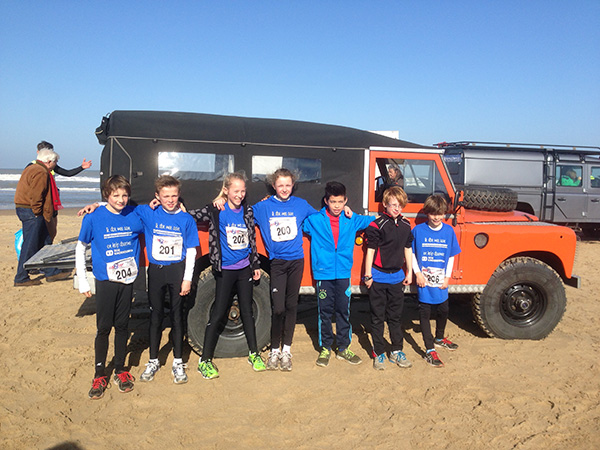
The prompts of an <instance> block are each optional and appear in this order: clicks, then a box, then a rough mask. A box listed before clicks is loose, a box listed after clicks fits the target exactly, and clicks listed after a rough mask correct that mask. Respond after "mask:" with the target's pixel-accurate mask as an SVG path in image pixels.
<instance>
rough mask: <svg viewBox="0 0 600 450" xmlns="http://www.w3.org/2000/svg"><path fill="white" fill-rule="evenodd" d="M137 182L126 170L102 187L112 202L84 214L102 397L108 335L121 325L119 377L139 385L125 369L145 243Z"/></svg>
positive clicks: (95, 395)
mask: <svg viewBox="0 0 600 450" xmlns="http://www.w3.org/2000/svg"><path fill="white" fill-rule="evenodd" d="M130 195H131V185H130V184H129V182H128V181H127V179H125V178H124V177H122V176H121V175H115V176H112V177H110V178H109V179H108V180H106V182H105V183H104V185H103V187H102V196H103V197H104V198H105V199H106V200H107V202H108V203H107V205H106V206H101V207H99V208H98V209H97V210H96V211H95V212H94V213H92V214H89V215H87V216H86V217H84V218H83V222H82V224H81V231H80V232H79V241H78V242H77V247H76V250H75V260H76V267H77V277H78V279H79V292H81V293H82V294H84V295H85V296H86V297H88V298H89V297H91V296H92V293H91V289H90V285H89V283H88V281H87V278H86V262H85V249H86V245H87V244H91V247H92V265H93V273H94V277H95V278H96V326H97V333H96V340H95V355H96V356H95V366H96V373H95V375H94V380H93V381H92V388H91V389H90V391H89V394H88V395H89V397H90V398H91V399H99V398H101V397H102V396H103V395H104V391H105V390H106V389H107V388H108V377H107V376H106V373H105V366H106V356H107V354H108V338H109V335H110V332H111V329H112V328H113V327H114V329H115V342H114V347H115V357H114V364H115V375H114V382H115V384H116V385H117V386H118V387H119V391H121V392H130V391H131V390H133V381H134V378H133V376H132V375H131V374H130V373H129V371H127V370H126V369H125V357H126V354H127V339H128V337H129V331H128V326H129V313H130V311H131V300H132V297H133V282H134V281H135V279H136V277H137V274H138V271H139V255H140V244H139V240H138V236H139V235H140V234H141V233H142V232H143V229H142V223H141V221H140V218H139V217H138V216H137V215H136V214H135V213H134V208H133V207H132V206H127V203H128V202H129V196H130Z"/></svg>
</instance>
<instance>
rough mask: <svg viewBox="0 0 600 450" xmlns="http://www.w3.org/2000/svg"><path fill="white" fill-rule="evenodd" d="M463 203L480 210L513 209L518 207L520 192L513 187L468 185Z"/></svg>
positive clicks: (463, 188) (499, 210)
mask: <svg viewBox="0 0 600 450" xmlns="http://www.w3.org/2000/svg"><path fill="white" fill-rule="evenodd" d="M459 189H462V190H463V191H464V193H465V195H464V198H463V201H462V202H461V205H462V206H464V207H465V208H467V209H476V210H479V211H496V212H503V211H512V210H514V209H516V208H517V203H518V200H519V194H518V193H517V192H516V191H513V190H512V189H506V188H484V187H473V186H466V187H462V188H459Z"/></svg>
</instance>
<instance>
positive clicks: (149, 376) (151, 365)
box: [140, 360, 160, 381]
mask: <svg viewBox="0 0 600 450" xmlns="http://www.w3.org/2000/svg"><path fill="white" fill-rule="evenodd" d="M159 369H160V363H159V362H158V361H152V360H150V361H148V364H146V370H144V371H143V372H142V374H141V375H140V381H152V380H154V375H156V372H158V370H159Z"/></svg>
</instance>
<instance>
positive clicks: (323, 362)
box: [317, 347, 331, 367]
mask: <svg viewBox="0 0 600 450" xmlns="http://www.w3.org/2000/svg"><path fill="white" fill-rule="evenodd" d="M330 357H331V350H329V349H328V348H325V347H323V348H322V349H321V353H319V357H318V358H317V366H321V367H327V365H329V358H330Z"/></svg>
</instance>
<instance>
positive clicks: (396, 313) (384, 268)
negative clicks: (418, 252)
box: [363, 186, 413, 370]
mask: <svg viewBox="0 0 600 450" xmlns="http://www.w3.org/2000/svg"><path fill="white" fill-rule="evenodd" d="M407 203H408V199H407V197H406V193H405V192H404V190H402V188H400V187H398V186H393V187H391V188H389V189H387V190H386V191H385V192H384V194H383V206H384V207H385V212H384V213H383V214H382V215H381V216H379V217H378V218H377V219H375V221H373V223H371V225H369V227H368V228H367V231H366V235H367V254H366V256H365V276H364V278H363V280H364V281H365V284H366V286H367V287H368V288H369V302H370V305H371V334H372V337H373V350H374V353H375V355H374V356H375V360H374V361H373V367H374V368H375V369H377V370H382V369H384V368H385V359H386V358H385V340H384V338H383V329H384V321H385V320H386V319H387V323H388V328H389V331H390V339H391V341H392V351H391V353H390V358H389V359H390V362H393V363H394V364H397V365H398V367H403V368H408V367H410V366H412V363H411V362H410V361H409V360H408V359H406V355H405V354H404V352H402V347H403V341H404V337H403V335H402V308H403V306H404V286H405V285H409V284H410V283H411V282H412V240H413V237H412V234H411V232H410V223H409V222H408V220H406V218H404V217H402V215H401V212H402V208H404V207H405V206H406V204H407ZM402 249H404V251H402ZM405 261H406V269H407V271H406V274H405V273H404V271H403V270H402V267H403V266H404V262H405Z"/></svg>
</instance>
